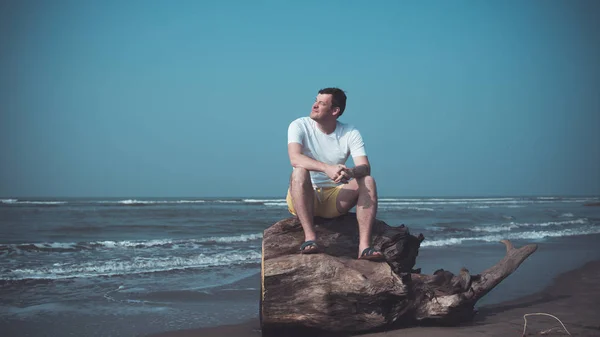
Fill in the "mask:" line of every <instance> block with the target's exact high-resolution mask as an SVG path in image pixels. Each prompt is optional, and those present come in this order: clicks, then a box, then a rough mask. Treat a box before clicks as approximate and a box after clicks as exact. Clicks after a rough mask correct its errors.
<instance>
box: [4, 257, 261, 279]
mask: <svg viewBox="0 0 600 337" xmlns="http://www.w3.org/2000/svg"><path fill="white" fill-rule="evenodd" d="M260 258H261V254H260V253H259V252H256V251H253V250H252V251H250V250H248V251H240V252H235V253H230V252H228V253H219V254H214V255H205V254H199V255H195V256H191V257H185V258H184V257H173V256H170V257H152V258H147V257H134V258H132V259H130V260H111V261H101V262H85V263H73V264H69V265H65V264H63V265H60V266H51V267H39V268H19V269H14V270H10V271H8V272H7V273H3V275H2V277H1V278H0V279H2V280H23V279H64V278H80V277H97V276H115V275H131V274H141V273H152V272H164V271H171V270H184V269H190V268H206V267H215V266H229V265H240V264H249V263H260Z"/></svg>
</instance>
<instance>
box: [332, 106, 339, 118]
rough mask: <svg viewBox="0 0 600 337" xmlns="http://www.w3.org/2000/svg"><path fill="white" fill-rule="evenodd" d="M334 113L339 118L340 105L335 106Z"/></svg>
mask: <svg viewBox="0 0 600 337" xmlns="http://www.w3.org/2000/svg"><path fill="white" fill-rule="evenodd" d="M332 114H333V115H334V116H335V117H336V118H337V117H340V107H339V106H336V107H335V108H333V111H332Z"/></svg>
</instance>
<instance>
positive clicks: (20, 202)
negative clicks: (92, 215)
mask: <svg viewBox="0 0 600 337" xmlns="http://www.w3.org/2000/svg"><path fill="white" fill-rule="evenodd" d="M1 202H2V203H3V204H17V205H19V204H23V205H63V204H66V203H67V202H66V201H41V200H40V201H34V200H32V201H20V200H17V199H2V200H1Z"/></svg>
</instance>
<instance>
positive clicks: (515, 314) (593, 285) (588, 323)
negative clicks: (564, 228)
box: [147, 260, 600, 337]
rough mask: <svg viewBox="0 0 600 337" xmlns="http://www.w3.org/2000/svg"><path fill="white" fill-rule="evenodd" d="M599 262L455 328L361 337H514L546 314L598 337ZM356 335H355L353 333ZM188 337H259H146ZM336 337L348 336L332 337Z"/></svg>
mask: <svg viewBox="0 0 600 337" xmlns="http://www.w3.org/2000/svg"><path fill="white" fill-rule="evenodd" d="M598 303H600V260H594V261H591V262H587V263H585V264H584V265H583V266H580V267H578V268H575V269H572V270H570V271H567V272H564V273H561V274H559V275H558V276H556V277H555V278H553V280H552V281H551V284H550V285H549V286H547V287H545V288H544V289H543V290H541V291H538V292H536V293H534V294H531V295H526V296H523V297H520V298H517V299H515V300H509V301H505V302H502V303H498V304H490V305H485V306H482V307H480V308H477V306H476V310H477V314H476V315H475V318H474V319H473V320H472V321H471V322H468V323H464V324H463V325H460V326H456V327H423V326H417V327H409V328H401V329H396V330H389V331H385V332H374V333H362V334H360V336H369V337H384V336H385V337H425V336H451V337H452V336H456V337H462V336H498V337H500V336H507V335H513V336H519V335H522V334H523V329H524V325H525V320H524V315H526V314H532V313H546V314H550V315H553V316H555V317H557V318H558V319H560V321H561V322H562V323H563V324H564V325H565V327H566V328H567V330H568V332H569V333H571V335H574V336H600V322H599V321H598V317H600V307H598ZM526 327H527V330H526V334H535V335H538V334H542V333H543V334H544V335H547V336H564V335H567V333H566V332H565V331H564V329H563V328H562V326H561V323H559V321H558V320H556V319H554V318H552V317H549V316H545V315H542V316H540V315H535V316H533V315H532V316H528V317H527V323H526ZM357 335H358V334H357ZM191 336H205V337H216V336H232V337H259V336H261V331H260V322H259V320H258V318H256V319H252V320H250V321H247V322H245V323H240V324H235V325H221V326H215V327H207V328H198V329H190V330H175V331H168V332H162V333H157V334H151V335H147V337H191ZM336 336H351V334H349V333H348V334H342V335H340V334H337V335H336Z"/></svg>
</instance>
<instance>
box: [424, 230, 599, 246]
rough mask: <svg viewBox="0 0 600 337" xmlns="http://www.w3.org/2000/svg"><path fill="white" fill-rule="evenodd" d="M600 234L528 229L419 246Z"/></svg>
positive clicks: (594, 231)
mask: <svg viewBox="0 0 600 337" xmlns="http://www.w3.org/2000/svg"><path fill="white" fill-rule="evenodd" d="M590 234H600V228H598V227H594V228H588V229H563V230H560V231H529V232H520V233H503V234H497V235H486V236H472V237H458V238H447V239H438V240H431V241H427V240H425V241H423V242H421V247H442V246H457V245H461V244H463V243H466V242H477V241H479V242H499V241H500V240H504V239H508V240H541V239H545V238H556V237H567V236H576V235H590Z"/></svg>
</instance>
